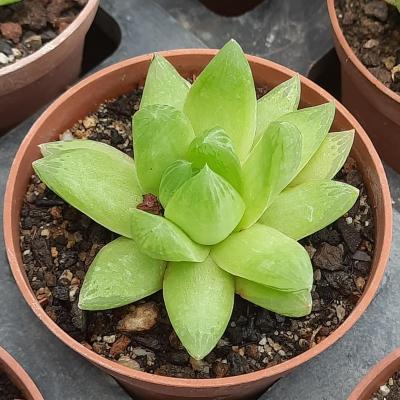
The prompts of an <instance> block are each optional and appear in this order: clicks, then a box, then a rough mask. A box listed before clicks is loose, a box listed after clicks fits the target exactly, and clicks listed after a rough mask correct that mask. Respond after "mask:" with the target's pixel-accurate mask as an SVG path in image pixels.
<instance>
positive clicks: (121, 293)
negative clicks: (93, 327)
mask: <svg viewBox="0 0 400 400" xmlns="http://www.w3.org/2000/svg"><path fill="white" fill-rule="evenodd" d="M165 267H166V262H165V261H159V260H154V259H152V258H150V257H148V256H146V255H144V254H142V253H141V252H140V251H139V249H138V247H137V245H136V244H135V243H134V241H133V240H131V239H127V238H124V237H120V238H118V239H116V240H114V241H112V242H111V243H109V244H107V245H106V246H104V247H103V248H102V249H101V250H100V252H99V253H98V254H97V256H96V258H95V259H94V260H93V262H92V264H91V265H90V267H89V270H88V272H87V274H86V276H85V280H84V282H83V285H82V288H81V291H80V294H79V308H81V309H82V310H107V309H110V308H116V307H121V306H124V305H125V304H130V303H133V302H134V301H137V300H140V299H143V298H144V297H146V296H149V295H151V294H153V293H155V292H157V291H158V290H160V289H161V288H162V282H163V276H164V271H165Z"/></svg>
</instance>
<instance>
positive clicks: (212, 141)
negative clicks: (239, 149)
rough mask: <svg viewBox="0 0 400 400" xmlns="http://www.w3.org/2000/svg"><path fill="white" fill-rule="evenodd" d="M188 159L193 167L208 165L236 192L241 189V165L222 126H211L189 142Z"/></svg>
mask: <svg viewBox="0 0 400 400" xmlns="http://www.w3.org/2000/svg"><path fill="white" fill-rule="evenodd" d="M188 160H189V161H191V162H192V163H193V165H194V167H195V168H197V169H201V168H203V167H204V165H206V164H207V165H208V166H209V167H210V168H211V169H212V170H213V171H214V172H216V173H217V174H218V175H220V176H222V177H223V178H225V179H226V180H227V181H228V182H229V183H230V184H231V185H232V186H233V187H234V188H235V189H236V190H237V191H238V192H240V190H241V180H242V178H241V167H240V161H239V158H238V156H237V155H236V153H235V149H234V146H233V143H232V140H231V138H230V137H229V136H228V135H227V134H226V133H225V131H224V130H223V129H222V128H218V127H215V128H212V129H210V130H207V131H206V132H204V133H203V134H202V135H201V136H199V137H196V138H195V139H194V140H193V142H192V143H191V144H190V147H189V152H188Z"/></svg>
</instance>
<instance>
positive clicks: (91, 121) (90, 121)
mask: <svg viewBox="0 0 400 400" xmlns="http://www.w3.org/2000/svg"><path fill="white" fill-rule="evenodd" d="M82 124H83V126H84V127H85V128H86V129H89V128H93V127H95V126H96V125H97V119H96V118H95V117H93V116H90V115H89V116H88V117H86V118H85V119H84V120H83V121H82Z"/></svg>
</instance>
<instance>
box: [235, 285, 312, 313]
mask: <svg viewBox="0 0 400 400" xmlns="http://www.w3.org/2000/svg"><path fill="white" fill-rule="evenodd" d="M235 286H236V293H237V294H239V296H241V297H243V298H244V299H246V300H247V301H250V302H251V303H253V304H256V305H258V306H260V307H263V308H266V309H267V310H270V311H273V312H275V313H277V314H280V315H285V316H287V317H293V318H297V317H304V316H305V315H308V314H310V312H311V308H312V298H311V293H310V291H309V290H298V291H297V292H283V291H281V290H276V289H272V288H270V287H268V286H264V285H260V284H259V283H255V282H252V281H248V280H247V279H243V278H236V279H235Z"/></svg>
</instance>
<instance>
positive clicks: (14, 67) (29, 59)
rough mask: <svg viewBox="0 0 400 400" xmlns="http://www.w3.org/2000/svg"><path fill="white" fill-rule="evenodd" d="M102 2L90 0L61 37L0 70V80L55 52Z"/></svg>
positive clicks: (58, 36)
mask: <svg viewBox="0 0 400 400" xmlns="http://www.w3.org/2000/svg"><path fill="white" fill-rule="evenodd" d="M99 1H100V0H88V2H87V3H86V5H85V6H84V7H83V9H82V10H81V11H80V12H79V14H78V16H77V17H76V18H75V19H74V20H73V21H72V23H71V24H69V25H68V26H67V28H65V29H64V30H63V31H62V32H61V33H60V34H59V35H57V36H56V37H55V38H54V39H53V40H50V42H48V43H46V44H45V45H44V46H42V47H41V48H40V49H39V50H37V51H35V52H34V53H32V54H30V55H29V56H26V57H23V58H21V59H20V60H18V61H17V62H14V63H13V64H10V65H7V66H5V67H3V68H0V79H1V78H3V77H4V76H6V75H8V74H12V73H15V72H16V71H18V70H20V69H23V68H25V67H26V66H27V65H29V64H31V63H34V62H35V61H36V60H38V59H39V58H41V57H44V56H46V55H47V54H48V53H51V52H53V51H54V50H55V49H56V48H57V47H58V46H59V45H60V44H61V43H63V42H64V41H65V40H67V39H68V38H69V37H70V36H71V35H72V34H73V33H74V32H75V31H76V30H77V29H78V28H79V26H80V25H82V23H83V22H84V21H85V20H86V18H88V16H89V15H90V13H91V11H92V10H93V9H94V8H97V7H98V4H99Z"/></svg>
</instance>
